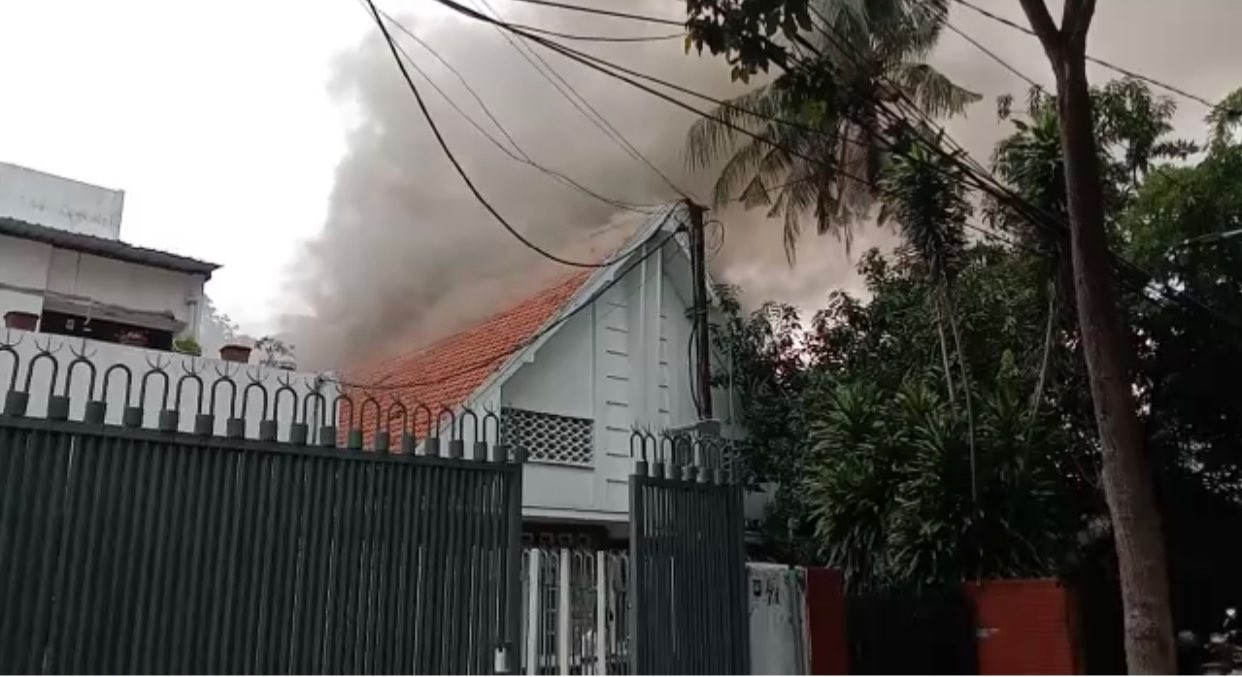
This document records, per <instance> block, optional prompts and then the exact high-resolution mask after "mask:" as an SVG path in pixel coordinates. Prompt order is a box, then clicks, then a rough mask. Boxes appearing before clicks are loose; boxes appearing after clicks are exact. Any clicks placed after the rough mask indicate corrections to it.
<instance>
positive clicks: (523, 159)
mask: <svg viewBox="0 0 1242 677" xmlns="http://www.w3.org/2000/svg"><path fill="white" fill-rule="evenodd" d="M358 4H359V5H360V6H361V7H362V9H363V10H364V11H367V13H368V14H369V13H370V11H369V10H367V5H366V3H365V2H363V0H358ZM380 14H381V15H382V16H383V17H384V19H385V20H387V21H388V22H389V23H391V24H393V25H394V26H396V27H397V29H398V30H401V31H402V32H404V33H405V34H406V35H408V36H410V37H411V38H413V39H414V40H415V41H417V42H418V43H419V44H420V45H422V46H423V48H424V49H426V50H427V51H428V52H430V53H431V54H432V56H434V57H436V58H437V59H438V60H439V61H440V63H442V64H443V65H444V66H445V67H446V68H448V69H449V70H450V71H451V72H452V73H453V74H454V75H456V76H457V79H458V80H459V81H460V82H461V84H462V86H463V87H464V88H465V89H466V90H467V91H468V92H470V94H471V95H472V96H473V97H474V99H475V101H476V102H477V103H478V104H479V107H480V108H482V109H483V112H484V113H485V114H486V115H487V116H488V118H489V119H490V120H491V121H492V122H493V123H494V124H495V125H496V127H497V128H498V129H499V130H500V132H501V134H503V135H504V136H505V138H506V139H508V140H509V143H511V144H512V145H513V148H512V149H510V148H509V147H507V146H505V144H503V143H501V142H500V141H499V140H498V139H496V137H494V136H492V135H491V133H489V132H488V131H487V130H485V129H483V126H482V125H480V124H479V122H478V121H477V120H475V119H474V118H473V117H471V116H470V115H469V114H468V113H466V111H465V110H463V109H462V108H461V106H460V105H458V103H457V102H456V101H455V100H454V99H453V98H452V97H451V96H449V95H448V93H447V92H445V91H444V89H443V88H441V87H440V85H438V84H437V83H436V81H435V80H434V79H433V78H432V77H431V75H430V74H428V73H427V72H426V71H424V70H423V69H422V68H421V67H419V65H418V62H417V61H415V60H414V58H413V57H411V56H410V54H409V52H407V51H406V50H405V48H404V47H402V46H401V45H399V44H398V45H397V50H398V51H399V52H400V53H401V56H402V57H403V58H405V60H406V61H407V62H408V63H409V64H410V67H411V68H413V69H414V70H415V71H416V72H417V73H418V74H419V75H421V76H422V77H423V79H424V80H426V81H427V84H429V85H431V87H432V89H434V90H435V91H436V93H437V94H439V95H440V97H441V98H442V99H444V101H445V102H446V103H447V104H448V105H449V106H450V107H452V109H453V110H454V111H456V112H457V114H458V115H459V116H460V117H461V118H462V119H464V120H465V121H466V122H467V123H468V124H470V126H471V127H473V128H474V129H475V130H476V131H477V132H478V133H479V134H481V135H482V136H483V137H484V138H485V139H487V140H488V141H490V142H491V143H492V145H494V146H496V148H497V149H498V150H500V152H502V153H504V154H505V155H506V156H508V157H509V158H510V159H512V160H513V161H515V162H519V163H521V164H524V165H528V166H530V167H533V168H535V169H537V170H539V171H540V172H543V173H544V174H546V175H548V176H549V177H552V178H553V179H555V180H557V181H558V182H559V183H561V184H563V185H566V186H569V187H571V188H574V189H576V190H578V191H580V192H582V193H584V194H585V195H587V196H589V197H592V198H595V199H596V200H599V201H600V202H603V203H604V204H607V205H609V206H612V207H615V208H617V209H624V210H627V211H632V212H636V213H639V214H651V213H652V209H654V208H656V207H658V205H642V204H636V203H632V202H625V201H622V200H617V199H614V198H609V197H606V196H604V195H601V194H600V193H598V192H596V191H594V190H591V189H590V188H587V187H586V186H584V185H582V184H581V183H579V182H578V181H575V180H574V179H572V178H570V177H569V176H568V175H566V174H564V173H562V172H559V171H556V170H554V169H549V168H548V167H545V166H543V165H541V164H539V163H538V162H535V161H534V160H533V159H532V158H531V157H530V155H529V154H528V153H526V151H525V150H523V149H522V146H521V145H520V144H518V143H517V141H516V140H514V139H513V137H512V136H511V135H509V133H508V132H507V131H506V130H505V128H504V126H503V125H501V124H500V121H499V120H497V119H496V117H495V116H494V115H492V113H491V111H490V110H488V108H487V104H485V103H484V102H483V100H482V99H481V98H480V97H479V95H478V93H476V92H475V91H474V89H473V88H472V87H471V86H470V83H469V82H467V81H466V79H465V77H464V76H462V75H461V73H460V72H459V71H458V70H457V69H455V68H453V66H452V64H450V63H449V62H448V61H446V60H445V59H444V58H443V57H441V56H440V54H439V53H438V52H436V51H435V49H434V48H432V47H431V45H429V44H427V43H426V42H424V41H423V40H421V39H419V38H418V36H416V35H415V34H414V33H413V32H412V31H410V30H409V29H407V28H406V27H405V26H403V25H402V24H401V23H400V22H398V21H396V20H395V19H393V17H392V16H390V15H389V14H387V13H385V12H384V11H383V10H380ZM514 151H517V154H515V153H514ZM518 154H520V157H519V155H518Z"/></svg>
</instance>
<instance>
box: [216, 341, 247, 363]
mask: <svg viewBox="0 0 1242 677" xmlns="http://www.w3.org/2000/svg"><path fill="white" fill-rule="evenodd" d="M220 359H222V360H224V361H225V362H249V361H250V346H246V345H242V344H240V343H230V344H228V345H225V346H221V348H220Z"/></svg>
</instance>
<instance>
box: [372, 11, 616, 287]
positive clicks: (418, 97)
mask: <svg viewBox="0 0 1242 677" xmlns="http://www.w3.org/2000/svg"><path fill="white" fill-rule="evenodd" d="M365 2H366V3H367V5H368V6H369V7H370V8H371V13H372V15H373V16H374V17H375V23H376V25H378V26H379V28H380V32H382V33H383V34H384V40H385V42H387V43H388V48H389V51H391V52H392V57H393V60H395V61H396V62H397V68H398V69H399V70H400V71H401V76H402V77H403V78H404V79H405V83H406V85H407V86H408V87H409V88H410V91H411V92H413V94H414V99H415V101H417V102H418V108H419V110H420V111H421V112H422V115H423V119H425V120H426V121H427V124H428V126H429V127H431V131H432V134H433V135H434V136H435V138H436V142H437V143H439V145H440V150H442V151H443V152H444V155H445V157H447V158H448V160H449V162H450V163H452V165H453V168H454V169H455V170H456V171H457V175H458V176H460V177H461V179H462V182H464V183H465V184H466V187H467V188H469V189H470V192H471V193H472V194H473V195H474V197H475V200H476V201H478V202H479V204H481V205H483V207H484V208H485V209H486V210H487V211H488V213H490V214H491V215H492V217H493V218H494V219H496V221H497V222H498V223H500V225H501V226H502V227H504V229H505V230H506V231H508V232H509V234H510V235H512V236H513V237H514V238H515V239H517V240H518V241H519V242H521V243H522V244H523V245H525V246H526V247H527V248H528V249H530V250H532V251H534V252H536V253H538V254H539V255H541V256H543V257H544V258H547V259H549V260H551V261H555V262H557V263H560V264H562V265H566V266H571V267H574V268H605V267H607V266H610V265H612V264H613V263H615V262H616V261H618V260H620V259H619V258H614V259H611V260H608V261H604V262H601V263H593V262H587V261H575V260H573V259H567V258H564V257H562V256H557V255H556V254H553V253H552V252H550V251H548V250H546V249H544V248H542V247H540V246H539V245H537V244H535V243H534V242H532V241H531V240H530V239H528V238H527V237H526V236H525V235H522V233H520V232H519V231H518V230H517V229H516V228H514V227H513V226H512V225H510V224H509V222H508V221H507V220H506V219H505V217H504V216H502V215H501V214H500V212H498V211H497V210H496V208H495V207H493V206H492V204H491V202H488V200H487V198H485V197H484V196H483V194H482V193H481V192H479V189H478V188H477V187H475V185H474V181H472V180H471V179H470V175H469V174H467V173H466V170H465V169H464V168H463V167H462V166H461V163H460V162H459V161H458V160H457V157H456V156H455V155H454V154H453V151H452V149H450V148H449V146H448V143H447V142H446V141H445V140H444V135H443V134H442V133H441V132H440V128H439V127H438V126H437V125H436V122H435V118H434V117H432V115H431V111H430V110H429V109H428V108H427V103H426V102H425V101H424V100H423V95H422V93H420V92H419V91H418V86H417V85H415V84H414V80H413V78H411V77H410V72H409V71H408V70H407V69H406V67H405V62H404V61H402V59H401V55H400V53H399V52H398V51H397V46H396V43H395V42H394V41H393V39H392V35H391V34H390V33H389V32H388V26H387V25H386V24H385V23H384V20H383V19H382V18H381V17H380V14H379V9H378V8H376V6H375V2H374V0H365ZM625 255H628V253H627V254H625ZM625 255H622V257H621V258H624V256H625Z"/></svg>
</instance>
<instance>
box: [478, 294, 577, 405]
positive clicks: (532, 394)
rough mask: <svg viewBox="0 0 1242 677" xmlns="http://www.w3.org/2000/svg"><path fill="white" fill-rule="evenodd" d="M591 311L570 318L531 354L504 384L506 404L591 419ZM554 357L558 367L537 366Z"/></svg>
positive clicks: (503, 398)
mask: <svg viewBox="0 0 1242 677" xmlns="http://www.w3.org/2000/svg"><path fill="white" fill-rule="evenodd" d="M591 343H592V336H591V313H590V310H589V309H584V310H583V311H582V312H581V313H578V314H577V315H575V316H574V317H572V318H570V319H569V320H567V321H566V322H565V323H564V324H562V325H561V327H560V328H559V329H558V330H557V331H556V333H555V334H554V335H553V336H551V337H550V338H549V339H548V341H547V342H546V343H544V344H543V345H542V346H540V347H539V349H538V350H537V351H535V352H534V353H533V354H532V355H531V356H530V362H529V363H528V364H527V365H526V366H524V367H522V368H521V369H519V370H518V371H517V373H515V374H514V375H513V376H512V377H510V378H509V380H508V381H507V382H506V383H505V386H504V388H503V390H502V393H503V395H502V398H501V401H502V402H503V404H504V406H506V407H517V408H519V409H528V410H531V411H542V412H550V413H556V414H560V415H562V416H575V417H578V418H591V417H592V416H593V415H594V403H593V400H592V395H591V379H590V378H587V376H588V375H589V374H590V373H591ZM549 359H552V360H554V361H555V363H556V368H555V369H546V368H542V367H539V366H536V365H535V363H536V362H537V361H542V362H546V361H547V360H549Z"/></svg>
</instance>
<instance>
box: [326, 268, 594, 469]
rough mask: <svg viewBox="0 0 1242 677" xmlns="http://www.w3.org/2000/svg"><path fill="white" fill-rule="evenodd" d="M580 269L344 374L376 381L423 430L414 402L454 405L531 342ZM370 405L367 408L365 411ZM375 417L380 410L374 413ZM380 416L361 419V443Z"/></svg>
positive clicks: (581, 278) (392, 425) (393, 428)
mask: <svg viewBox="0 0 1242 677" xmlns="http://www.w3.org/2000/svg"><path fill="white" fill-rule="evenodd" d="M590 272H591V271H582V272H577V273H573V274H571V275H567V276H565V277H563V278H560V279H559V280H557V281H556V282H555V283H553V284H552V285H550V286H548V287H546V288H544V289H542V290H540V291H539V292H537V293H535V294H533V295H532V296H530V297H527V298H526V299H523V300H522V301H520V302H518V303H516V304H514V305H512V306H510V307H509V308H507V309H505V310H502V311H500V312H498V313H496V314H494V315H492V316H491V317H489V318H487V319H486V320H483V321H482V322H480V323H478V324H475V325H474V326H472V327H470V328H468V329H465V330H463V331H460V332H458V333H456V334H453V335H452V336H449V337H447V338H444V339H441V340H439V341H436V342H435V343H433V344H431V345H429V346H426V347H424V348H420V349H416V350H413V351H410V352H406V353H403V354H399V355H397V356H396V357H391V358H387V359H379V360H375V361H373V362H371V363H370V364H368V363H366V362H363V363H362V365H361V366H360V367H358V368H355V369H350V370H349V373H348V374H347V380H348V381H350V382H353V383H367V384H374V386H373V388H372V389H371V390H373V391H374V392H375V393H376V394H380V393H382V394H383V395H384V397H382V398H381V399H382V400H384V401H385V402H389V401H391V400H392V399H396V400H398V401H400V402H401V403H402V404H403V405H404V406H405V407H406V408H407V409H408V410H409V412H410V416H411V417H414V418H415V419H416V420H412V421H410V423H411V424H412V427H413V429H414V433H415V435H417V436H418V437H422V436H423V435H425V434H426V432H427V429H428V427H429V422H428V421H427V420H426V418H427V415H426V414H422V415H421V416H417V415H415V411H414V407H415V405H416V404H423V405H426V406H428V407H430V408H431V410H432V411H438V410H439V408H440V407H445V408H447V409H450V410H451V409H455V408H456V407H457V406H458V405H460V404H461V403H462V402H463V401H465V399H466V398H467V397H469V396H470V395H471V394H472V393H473V392H474V391H475V390H476V389H477V388H478V387H479V386H480V385H482V384H483V382H484V381H485V380H487V377H488V376H490V375H491V374H492V373H493V372H494V371H495V370H496V369H498V368H499V367H500V365H501V364H503V363H504V360H505V358H507V357H509V356H510V355H512V354H513V353H515V352H517V351H518V350H520V349H521V348H523V347H524V346H525V345H526V344H527V343H529V342H530V341H531V340H532V339H533V338H534V336H535V334H536V333H537V332H538V331H539V329H540V328H541V327H542V326H543V325H544V324H545V323H547V322H548V321H549V320H551V319H552V317H553V316H554V315H555V314H556V313H557V311H558V310H560V309H561V307H562V306H564V305H565V303H567V302H568V301H569V299H570V298H571V297H572V296H573V295H574V293H575V292H577V291H578V289H580V288H581V287H582V285H583V283H584V282H586V280H587V278H588V277H589V276H590ZM370 411H371V409H370V408H368V412H370ZM347 413H348V412H346V411H342V412H341V414H342V421H341V422H340V424H341V425H340V427H341V429H342V430H345V429H347V428H348V427H350V426H348V425H347V424H348V421H347V420H345V415H346V414H347ZM374 415H375V416H376V417H377V418H378V417H379V414H378V412H375V414H374ZM377 423H378V421H364V422H362V424H361V425H360V426H359V427H361V428H362V429H363V430H364V431H365V433H364V437H365V438H366V439H365V444H366V445H367V446H370V444H371V437H372V436H373V433H374V431H375V429H376V425H377ZM388 428H389V432H390V433H391V434H392V435H393V444H394V446H395V445H396V444H397V441H396V440H397V435H399V434H400V432H401V430H402V428H403V426H402V422H401V421H400V420H399V419H396V418H394V419H393V420H391V421H389V424H388Z"/></svg>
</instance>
